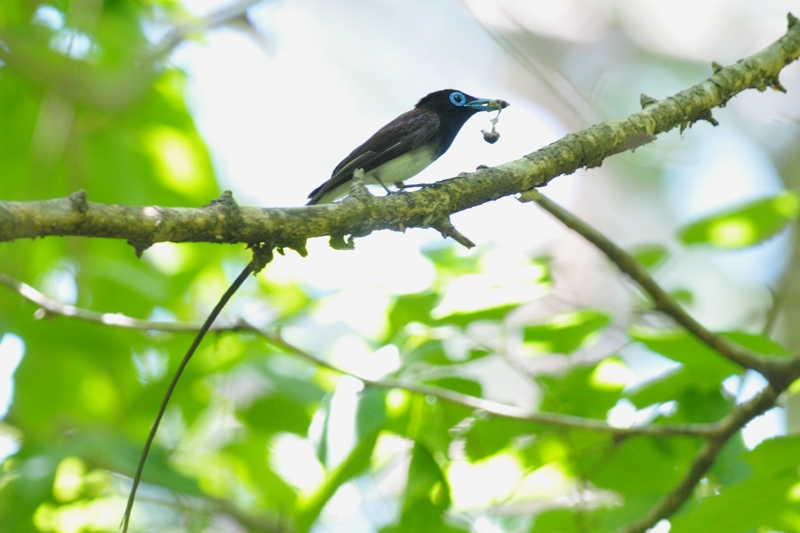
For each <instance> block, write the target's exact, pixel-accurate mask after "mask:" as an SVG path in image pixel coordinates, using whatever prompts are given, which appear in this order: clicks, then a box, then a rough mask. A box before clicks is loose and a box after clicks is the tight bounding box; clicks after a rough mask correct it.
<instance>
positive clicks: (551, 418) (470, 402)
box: [244, 321, 719, 437]
mask: <svg viewBox="0 0 800 533" xmlns="http://www.w3.org/2000/svg"><path fill="white" fill-rule="evenodd" d="M244 323H245V325H247V324H248V323H247V321H244ZM251 328H252V331H253V332H255V333H257V334H258V335H259V336H261V338H263V339H264V340H265V341H267V342H268V343H270V344H272V345H273V346H275V347H278V348H281V349H283V350H285V351H287V352H290V353H294V354H296V355H299V356H300V357H302V358H303V359H305V360H307V361H308V362H310V363H311V364H313V365H315V366H318V367H321V368H325V369H327V370H330V371H332V372H336V373H337V374H341V375H346V376H351V377H354V378H356V379H358V380H360V381H362V382H363V383H364V384H365V385H367V386H370V387H380V388H382V389H401V390H406V391H408V392H412V393H416V394H423V395H426V396H432V397H434V398H438V399H440V400H443V401H446V402H448V403H452V404H455V405H460V406H463V407H470V408H472V409H476V410H479V411H483V412H484V413H487V414H489V415H494V416H498V417H502V418H508V419H513V420H520V421H524V422H533V423H540V424H547V425H550V426H556V427H563V428H572V429H583V430H586V431H599V432H603V433H610V434H612V435H615V436H617V437H628V436H633V435H649V436H654V437H666V436H677V435H691V436H701V437H702V436H712V435H715V434H717V433H718V432H719V428H718V424H719V423H711V424H659V425H654V426H640V427H628V428H623V427H614V426H611V425H609V424H607V423H605V422H602V421H600V420H593V419H589V418H581V417H577V416H570V415H563V414H554V413H531V412H529V411H526V410H524V409H520V408H518V407H514V406H510V405H506V404H502V403H499V402H494V401H492V400H485V399H483V398H477V397H475V396H470V395H469V394H462V393H460V392H455V391H452V390H448V389H443V388H440V387H430V386H427V385H416V384H412V383H401V382H399V381H392V380H384V379H368V378H365V377H363V376H360V375H358V374H355V373H353V372H349V371H347V370H344V369H342V368H339V367H337V366H334V365H332V364H331V363H329V362H327V361H325V360H323V359H320V358H319V357H317V356H315V355H313V354H311V353H309V352H307V351H305V350H303V349H302V348H299V347H297V346H294V345H293V344H290V343H289V342H287V341H286V340H284V339H283V338H282V337H280V336H277V335H273V334H270V333H267V332H265V331H262V330H260V329H258V328H257V327H255V326H251Z"/></svg>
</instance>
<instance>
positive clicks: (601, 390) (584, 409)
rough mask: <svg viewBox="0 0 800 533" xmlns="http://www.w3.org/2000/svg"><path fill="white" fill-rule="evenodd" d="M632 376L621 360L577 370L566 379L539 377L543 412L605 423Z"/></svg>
mask: <svg viewBox="0 0 800 533" xmlns="http://www.w3.org/2000/svg"><path fill="white" fill-rule="evenodd" d="M629 372H630V371H629V370H627V367H625V366H624V365H623V364H622V363H621V362H620V361H619V360H617V359H608V360H606V361H603V362H602V363H600V364H598V365H578V366H575V367H573V368H571V369H570V370H569V371H568V372H567V373H566V374H564V375H562V376H557V375H546V374H543V375H541V376H538V377H537V378H536V382H537V383H539V385H541V387H542V391H543V393H544V396H543V398H542V402H541V405H540V410H542V411H546V412H552V413H562V414H567V415H573V416H582V417H586V418H598V419H603V420H604V419H605V418H606V415H607V413H608V410H609V409H611V408H612V407H614V405H616V403H617V401H618V400H619V398H620V397H621V395H622V390H623V388H624V387H625V382H626V378H627V376H628V374H629ZM611 374H615V376H613V375H611Z"/></svg>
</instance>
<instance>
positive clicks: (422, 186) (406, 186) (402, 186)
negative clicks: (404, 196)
mask: <svg viewBox="0 0 800 533" xmlns="http://www.w3.org/2000/svg"><path fill="white" fill-rule="evenodd" d="M434 185H436V184H435V183H409V184H406V183H403V182H402V181H396V182H395V184H394V186H395V187H397V188H398V190H401V191H404V190H406V189H411V188H417V189H427V188H428V187H433V186H434Z"/></svg>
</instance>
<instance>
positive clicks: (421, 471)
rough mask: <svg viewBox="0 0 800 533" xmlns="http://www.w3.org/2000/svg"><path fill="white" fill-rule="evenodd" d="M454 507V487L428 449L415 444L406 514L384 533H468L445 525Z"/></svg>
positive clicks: (404, 506) (409, 475)
mask: <svg viewBox="0 0 800 533" xmlns="http://www.w3.org/2000/svg"><path fill="white" fill-rule="evenodd" d="M449 506H450V485H449V484H448V483H447V478H446V477H445V475H444V473H443V472H442V470H441V468H440V467H439V464H438V463H437V462H436V460H435V459H434V457H433V455H432V454H431V453H430V451H428V450H427V449H426V448H425V446H422V445H421V444H419V443H415V444H414V450H413V451H412V453H411V462H410V464H409V466H408V481H407V482H406V491H405V495H404V502H403V511H402V514H401V515H400V521H399V523H398V524H397V525H392V526H388V527H385V528H383V529H381V532H382V533H420V532H423V531H424V532H425V533H467V530H464V529H461V528H457V527H454V526H452V525H450V524H448V523H447V522H445V521H444V512H445V511H446V510H447V508H448V507H449Z"/></svg>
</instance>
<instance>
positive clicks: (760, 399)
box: [619, 385, 779, 533]
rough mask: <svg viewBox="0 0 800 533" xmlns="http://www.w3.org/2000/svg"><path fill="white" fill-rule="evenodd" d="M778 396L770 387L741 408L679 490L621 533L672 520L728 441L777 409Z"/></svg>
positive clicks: (708, 444) (706, 446) (705, 447)
mask: <svg viewBox="0 0 800 533" xmlns="http://www.w3.org/2000/svg"><path fill="white" fill-rule="evenodd" d="M778 395H779V391H777V390H775V389H774V388H772V386H769V385H768V386H767V387H766V388H765V389H764V390H762V391H761V392H760V393H759V394H758V395H757V396H756V397H755V398H753V399H752V400H750V401H749V402H747V403H744V404H742V405H740V406H739V407H737V408H736V409H735V410H734V412H733V413H731V414H730V415H728V417H727V418H726V419H725V420H724V422H723V423H722V424H721V425H720V432H719V434H718V435H716V436H715V437H713V438H711V439H709V440H708V441H707V442H706V443H705V444H704V445H703V447H702V448H701V449H700V452H699V453H698V454H697V456H696V457H695V460H694V462H693V463H692V466H691V467H689V471H688V472H687V474H686V476H685V477H684V478H683V480H682V481H681V482H680V483H679V484H678V486H677V487H675V488H674V489H673V490H672V492H670V493H669V494H667V495H666V496H665V497H664V498H662V499H661V501H659V502H658V503H657V504H656V506H655V507H653V508H652V509H650V510H649V511H648V512H647V513H645V515H644V516H642V517H641V518H640V519H639V520H637V521H636V522H634V523H633V524H630V525H628V526H627V527H624V528H622V529H621V530H619V533H644V532H645V531H647V530H648V529H650V528H651V527H653V526H654V525H656V524H657V523H658V522H659V521H660V520H662V519H664V518H668V517H669V516H672V515H673V514H674V513H675V512H676V511H677V510H678V509H680V508H681V506H683V504H684V503H686V500H688V499H689V497H690V496H691V495H692V493H693V492H694V488H695V487H696V486H697V484H698V483H699V482H700V480H701V479H702V478H703V476H705V475H706V473H707V472H708V470H709V469H710V468H711V466H712V465H713V464H714V461H715V460H716V458H717V455H719V452H720V451H721V450H722V447H723V446H724V445H725V444H726V443H727V442H728V439H730V438H731V436H732V435H733V434H734V433H736V432H737V431H739V430H740V429H741V428H743V427H744V426H745V425H746V424H747V423H748V422H750V421H751V420H752V419H754V418H755V417H757V416H759V415H761V414H763V413H764V412H765V411H767V410H769V409H770V408H771V407H773V406H774V405H775V400H776V399H777V398H778Z"/></svg>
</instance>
